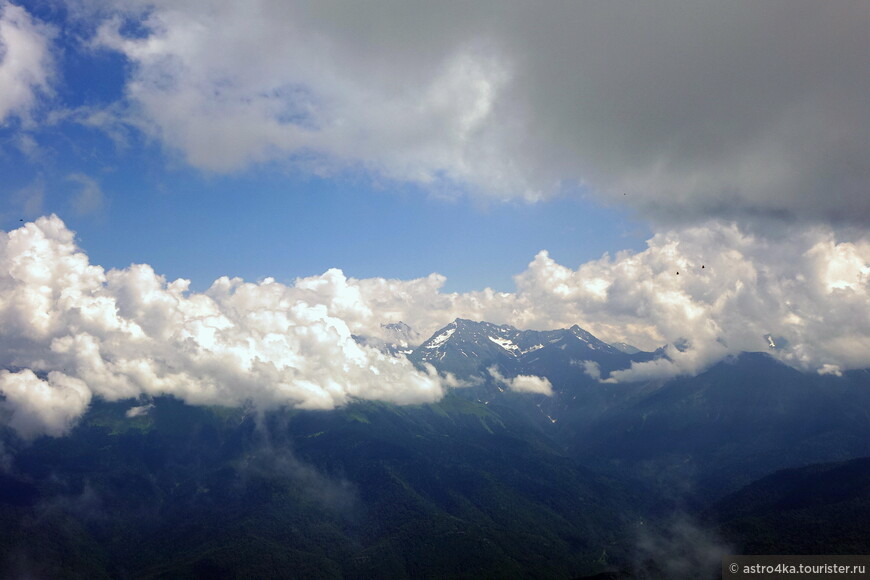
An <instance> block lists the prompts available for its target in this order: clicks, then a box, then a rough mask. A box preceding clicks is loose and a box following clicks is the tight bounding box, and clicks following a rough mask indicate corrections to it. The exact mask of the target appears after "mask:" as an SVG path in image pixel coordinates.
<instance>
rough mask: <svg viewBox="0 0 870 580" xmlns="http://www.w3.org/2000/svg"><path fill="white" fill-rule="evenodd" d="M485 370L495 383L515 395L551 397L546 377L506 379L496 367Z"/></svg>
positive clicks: (524, 376) (529, 376)
mask: <svg viewBox="0 0 870 580" xmlns="http://www.w3.org/2000/svg"><path fill="white" fill-rule="evenodd" d="M486 370H487V372H489V374H490V376H491V377H492V378H494V379H495V380H496V381H498V382H499V383H501V384H503V385H505V386H506V387H507V388H509V389H510V390H512V391H515V392H517V393H535V394H538V395H547V396H548V397H551V396H552V395H553V385H552V384H551V383H550V381H549V379H547V378H546V377H536V376H534V375H517V376H515V377H512V378H508V377H506V376H504V375H502V374H501V373H500V372H499V370H498V367H495V366H491V367H489V368H488V369H486Z"/></svg>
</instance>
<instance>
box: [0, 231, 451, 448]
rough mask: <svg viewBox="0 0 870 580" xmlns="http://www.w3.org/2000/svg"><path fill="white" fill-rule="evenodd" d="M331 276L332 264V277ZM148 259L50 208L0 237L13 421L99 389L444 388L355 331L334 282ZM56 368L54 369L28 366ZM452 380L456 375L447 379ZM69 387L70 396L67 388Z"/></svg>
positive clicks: (418, 396) (286, 397)
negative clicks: (78, 242) (129, 256)
mask: <svg viewBox="0 0 870 580" xmlns="http://www.w3.org/2000/svg"><path fill="white" fill-rule="evenodd" d="M324 279H325V280H328V279H329V274H327V275H326V276H325V277H324ZM187 287H188V282H187V281H186V280H176V281H174V282H171V283H167V282H166V281H165V280H164V279H163V278H162V277H160V276H158V275H157V274H155V273H154V271H153V270H152V269H151V268H150V267H149V266H147V265H133V266H130V267H129V268H126V269H124V270H111V271H108V272H106V271H104V270H103V269H102V268H101V267H99V266H95V265H91V264H90V263H89V262H88V259H87V256H86V255H85V254H84V253H83V252H81V251H80V250H79V249H78V248H77V247H76V246H75V244H74V242H73V234H72V232H70V231H69V230H68V229H66V227H65V226H64V224H63V223H62V222H61V221H60V220H59V219H58V218H56V217H53V216H52V217H49V218H40V219H39V220H37V221H36V222H35V223H29V224H27V225H25V226H24V227H22V228H20V229H18V230H15V231H12V232H9V233H8V234H4V235H3V236H2V238H0V351H2V354H0V366H2V367H6V368H21V369H25V370H24V371H22V372H21V373H17V374H11V373H7V374H6V375H4V378H3V379H2V382H0V391H2V393H3V394H4V396H5V397H6V401H5V406H6V408H7V410H8V411H9V412H11V418H10V419H9V424H10V425H11V426H13V427H14V428H16V429H17V430H19V432H21V433H22V435H24V436H27V437H31V436H34V435H35V434H37V433H38V432H39V429H40V427H39V425H40V424H41V425H42V430H43V431H44V432H46V433H49V434H53V435H56V434H59V433H62V432H63V431H64V430H65V429H66V428H68V427H69V426H70V425H71V423H72V419H74V418H76V417H77V416H78V415H80V414H81V412H83V410H84V408H85V407H86V406H87V403H88V401H89V400H90V397H91V395H92V394H93V395H99V396H102V397H104V398H106V399H108V400H117V399H121V398H127V397H137V396H139V395H142V394H145V395H159V394H170V395H175V396H177V397H179V398H181V399H183V400H185V401H187V402H190V403H193V404H215V405H240V404H243V403H245V402H253V403H254V404H256V405H258V406H260V407H265V408H268V407H275V406H283V405H287V406H294V407H299V408H307V409H330V408H333V407H335V406H338V405H342V404H345V403H347V402H349V401H351V400H353V399H377V400H384V401H391V402H395V403H400V404H406V403H423V402H431V401H435V400H437V399H439V398H440V397H441V395H442V392H443V387H442V383H441V380H440V378H439V377H438V376H437V375H436V374H435V373H434V371H430V372H420V371H418V370H416V369H415V368H414V367H413V366H412V365H411V363H410V362H409V361H407V360H406V359H404V358H393V357H390V356H387V355H384V354H382V353H381V352H379V351H377V350H376V349H372V348H366V347H364V346H361V345H359V344H357V343H356V342H355V341H354V340H353V338H352V336H351V331H350V328H349V327H348V325H347V323H345V321H344V320H342V319H341V318H339V317H337V316H336V315H335V314H333V312H332V311H335V312H339V313H341V314H343V315H345V316H347V317H348V318H349V319H351V320H353V319H354V318H360V317H363V315H364V314H365V313H364V312H362V313H355V310H354V309H355V308H356V307H357V306H358V305H357V304H355V303H353V302H352V301H342V300H341V299H340V298H339V297H335V296H333V300H332V302H331V303H328V302H326V301H323V302H320V303H318V302H316V298H317V296H316V295H315V294H314V293H313V291H311V290H310V289H308V288H299V289H297V288H292V287H286V286H282V285H280V284H276V283H275V282H274V281H272V280H265V281H263V282H261V283H259V284H250V283H244V282H242V281H241V280H229V279H226V278H223V279H220V280H218V281H216V282H215V284H214V285H213V286H212V287H211V288H210V289H209V291H208V292H207V293H206V294H197V293H192V292H189V291H188V290H187ZM32 371H34V372H36V373H48V382H45V381H41V380H40V379H38V378H37V376H36V375H35V374H33V372H32ZM445 382H446V384H448V385H450V384H452V383H453V382H454V381H452V379H450V378H449V377H448V378H447V379H445ZM73 399H74V400H73Z"/></svg>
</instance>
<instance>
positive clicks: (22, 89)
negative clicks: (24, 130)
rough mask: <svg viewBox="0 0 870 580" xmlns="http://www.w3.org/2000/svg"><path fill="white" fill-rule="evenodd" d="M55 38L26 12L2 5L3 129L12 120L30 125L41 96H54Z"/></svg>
mask: <svg viewBox="0 0 870 580" xmlns="http://www.w3.org/2000/svg"><path fill="white" fill-rule="evenodd" d="M54 34H55V33H54V30H53V29H52V28H51V27H50V26H48V25H46V24H43V23H41V22H39V21H38V20H35V19H34V18H33V17H31V15H30V14H29V13H28V12H27V11H26V10H25V9H24V8H22V7H20V6H17V5H15V4H12V3H10V2H8V1H7V0H2V1H0V126H2V125H3V124H4V122H7V121H8V120H9V118H10V117H17V118H18V119H19V120H22V121H24V122H25V123H26V122H27V121H29V120H30V119H29V116H30V113H31V111H32V109H33V108H34V107H35V106H36V104H37V98H38V96H39V95H40V94H47V93H50V92H51V90H52V81H53V79H54V75H55V72H54V70H55V65H54V58H53V57H52V51H51V41H52V38H53V37H54Z"/></svg>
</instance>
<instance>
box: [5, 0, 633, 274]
mask: <svg viewBox="0 0 870 580" xmlns="http://www.w3.org/2000/svg"><path fill="white" fill-rule="evenodd" d="M20 5H21V6H24V7H25V8H26V9H28V10H29V11H30V13H31V14H32V15H33V18H34V19H35V20H37V21H40V22H44V23H46V24H48V25H49V26H51V27H52V33H51V45H50V46H51V50H52V57H53V60H52V67H53V76H52V81H51V87H50V90H48V91H45V92H44V94H43V95H42V98H41V101H40V102H39V103H37V104H34V106H33V108H32V109H31V111H30V112H31V113H32V114H35V115H37V116H41V117H43V119H44V120H46V121H47V120H49V119H51V117H52V114H54V115H56V118H55V119H52V120H51V122H47V123H45V124H44V125H42V126H37V127H33V128H31V127H26V126H23V125H26V124H27V123H23V122H22V121H21V120H20V119H9V120H8V121H7V123H5V126H3V128H2V133H0V135H2V139H3V141H5V143H6V147H5V148H4V151H3V155H2V157H0V171H2V173H3V175H4V176H5V182H6V186H5V190H6V195H5V196H4V200H5V201H4V203H3V206H4V207H2V216H3V227H4V229H11V228H14V227H16V226H17V225H19V220H21V219H25V220H29V219H33V218H35V217H37V216H38V215H42V214H48V213H55V214H57V215H59V216H60V217H61V218H62V219H63V220H64V221H65V222H66V224H67V225H68V226H69V227H70V228H71V229H73V230H75V231H76V232H77V234H78V240H79V243H80V245H81V246H82V247H83V248H84V249H85V250H86V251H87V252H88V254H89V255H90V257H91V260H92V261H93V262H94V263H97V264H100V265H103V266H104V267H107V268H112V267H120V268H123V267H126V266H128V265H129V264H130V263H139V262H144V263H148V264H151V265H152V266H153V267H154V268H155V270H157V271H158V272H159V273H162V274H164V275H165V276H167V277H168V278H169V279H174V278H177V277H184V278H188V279H191V280H192V282H193V288H194V289H200V290H203V289H205V288H207V287H208V285H210V284H211V282H212V281H213V280H214V279H216V278H218V277H219V276H223V275H229V276H240V277H243V278H245V279H248V280H258V279H262V278H264V277H266V276H271V277H274V278H276V279H278V280H279V281H285V282H292V280H293V279H294V278H296V277H299V276H311V275H315V274H320V273H322V272H324V271H325V270H327V269H328V268H332V267H337V268H341V269H342V270H343V271H344V272H345V273H346V274H347V275H348V276H352V277H374V276H381V277H387V278H401V279H407V278H416V277H421V276H426V275H428V274H430V273H432V272H438V273H441V274H443V275H445V276H446V277H447V284H446V285H445V290H448V291H468V290H474V289H483V288H484V287H492V288H494V289H496V290H501V291H509V290H512V289H513V280H512V277H513V276H514V275H515V274H517V273H519V272H521V271H522V270H523V269H524V268H525V267H526V265H527V264H528V262H529V261H530V260H531V259H532V258H533V257H534V255H535V254H536V253H537V252H538V251H539V250H542V249H546V250H548V251H549V252H550V253H551V255H552V256H553V257H554V258H556V259H557V260H559V261H560V262H561V263H565V264H570V265H575V266H576V265H579V264H581V263H582V262H584V261H587V260H590V259H596V258H599V257H600V256H601V255H602V254H603V253H604V252H607V251H610V252H613V251H616V250H621V249H632V250H640V249H642V248H643V247H644V245H645V241H646V239H647V238H648V236H649V228H648V226H646V225H645V224H644V222H643V221H641V220H640V219H638V218H637V217H636V216H635V212H633V211H632V210H631V209H630V208H626V207H621V206H618V205H616V206H614V207H606V205H605V204H604V203H602V202H601V200H596V199H594V198H593V196H590V195H589V192H588V191H586V189H585V188H584V187H582V186H580V185H576V186H573V187H567V188H562V191H560V192H559V194H558V195H554V196H553V199H550V200H548V201H547V202H546V203H535V202H531V201H527V200H524V199H507V200H506V201H502V200H499V199H490V198H488V197H487V196H486V195H479V194H478V195H475V193H474V189H475V188H472V187H468V186H467V184H464V183H461V182H447V181H445V183H440V184H438V185H437V186H436V187H430V186H427V185H425V184H420V183H415V182H413V180H411V181H410V182H408V181H407V180H401V179H394V178H389V177H388V178H386V179H385V178H384V176H383V175H381V174H379V172H377V171H367V170H364V169H363V170H361V169H359V168H357V167H352V166H350V167H346V168H340V169H339V170H337V171H335V172H333V173H332V174H330V175H325V176H318V175H313V174H311V173H310V172H308V171H306V170H305V169H304V168H299V167H295V166H293V165H292V164H288V163H285V162H283V160H281V159H274V160H269V161H268V162H265V163H255V164H251V165H249V166H247V167H242V168H235V167H234V168H232V169H230V170H228V171H214V170H212V169H211V168H208V169H202V168H199V167H195V166H194V167H192V166H191V165H190V164H188V163H186V162H185V160H184V154H183V152H182V151H178V150H173V149H171V148H167V147H166V146H164V145H163V144H161V143H160V142H159V140H155V139H154V137H153V135H146V134H143V133H142V132H140V131H138V130H137V129H136V128H135V127H134V126H133V124H132V123H129V124H126V125H125V124H124V123H123V121H119V126H118V127H115V128H114V129H115V130H116V131H118V132H117V133H112V130H111V129H105V128H103V130H101V128H100V127H94V126H87V125H85V124H82V123H79V122H75V121H73V120H71V116H72V115H73V114H74V113H73V112H74V111H77V110H80V108H87V109H88V110H89V111H91V112H92V111H98V110H100V109H106V110H113V108H114V109H117V108H118V107H119V106H121V105H126V104H128V103H125V102H124V101H125V99H124V95H125V83H126V82H128V81H129V79H130V76H131V67H132V66H133V65H132V64H131V63H130V62H129V61H128V59H125V58H124V57H123V56H122V55H120V54H118V53H117V52H115V51H111V50H108V49H105V48H94V47H93V46H89V42H88V39H87V35H88V34H93V33H94V32H93V23H91V22H88V21H87V20H84V21H81V20H75V19H73V18H72V16H70V15H69V14H68V13H67V10H66V9H65V7H64V5H63V4H55V5H54V6H52V7H50V8H49V7H48V6H49V5H46V4H45V3H22V4H20ZM127 30H129V29H127ZM264 49H265V47H264ZM112 114H114V111H113V113H112ZM29 122H32V121H29ZM37 123H38V121H37ZM22 134H24V135H27V136H28V137H29V138H30V139H32V141H33V143H34V150H33V151H28V152H23V151H21V150H16V146H15V145H16V143H15V140H16V139H17V138H19V137H20V136H21V135H22ZM291 157H292V155H291ZM85 183H88V184H90V185H91V187H92V188H94V192H95V196H96V197H95V198H94V199H92V202H91V203H90V204H84V205H83V202H82V201H81V200H80V197H81V195H82V191H83V190H84V189H85V187H86V186H85ZM469 192H471V193H469ZM34 196H41V203H37V201H35V200H34ZM509 197H510V196H509ZM27 200H32V201H31V203H30V205H28V204H27Z"/></svg>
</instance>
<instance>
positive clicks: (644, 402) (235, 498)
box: [0, 319, 870, 578]
mask: <svg viewBox="0 0 870 580" xmlns="http://www.w3.org/2000/svg"><path fill="white" fill-rule="evenodd" d="M383 331H384V332H383V333H382V334H383V337H382V338H381V339H378V340H375V339H370V338H365V337H356V338H357V340H358V341H360V342H362V343H365V344H368V345H371V346H375V347H376V348H380V349H382V350H383V351H384V352H389V353H391V354H392V355H394V356H407V357H408V358H409V359H410V360H411V361H412V362H414V364H416V365H418V366H420V367H421V368H425V367H427V366H430V365H431V367H433V368H434V369H435V370H437V371H438V372H440V373H442V374H443V373H450V374H452V375H453V376H454V377H455V379H456V383H457V384H459V385H462V386H459V387H457V388H453V389H450V390H449V391H448V392H447V394H446V395H445V397H444V398H443V399H442V400H441V401H439V402H437V403H434V404H428V405H417V406H396V405H391V404H386V403H375V402H364V401H359V402H355V403H352V404H350V405H348V406H346V407H344V408H341V409H337V410H333V411H303V410H293V409H283V410H278V411H271V412H266V413H263V412H260V411H257V410H256V409H253V408H223V407H194V406H190V405H187V404H184V403H182V402H180V401H178V400H175V399H172V398H169V397H161V398H154V399H151V400H148V401H142V400H135V401H134V400H130V401H119V402H106V401H101V400H96V401H95V402H93V403H92V405H91V408H90V409H89V411H88V413H87V414H86V415H85V417H84V418H83V419H82V421H81V422H80V423H79V425H78V426H77V427H75V428H74V429H73V431H72V432H71V433H70V434H69V435H67V436H64V437H59V438H51V437H43V438H40V439H37V440H36V441H33V442H29V443H28V442H24V441H22V440H20V439H18V438H17V437H16V435H15V434H14V432H12V431H11V430H10V429H8V428H6V427H2V428H0V444H2V447H0V451H2V453H0V459H2V461H0V575H2V576H3V577H36V578H41V577H68V578H78V577H80V578H240V577H262V578H269V577H272V578H285V577H304V578H308V577H313V578H314V577H322V578H372V577H376V578H381V577H383V578H386V577H389V578H444V577H481V576H484V577H500V578H501V577H504V578H512V577H516V578H520V577H523V578H530V577H540V578H579V577H583V576H586V575H589V576H591V575H595V574H605V575H607V574H609V575H610V576H609V577H614V578H616V577H620V578H622V577H645V578H658V577H661V578H667V577H673V574H675V573H676V572H674V570H677V569H678V570H680V572H679V573H680V574H681V575H682V574H685V573H690V575H691V576H694V577H705V576H710V577H715V576H716V574H717V571H718V569H719V561H718V560H717V559H716V558H715V557H714V556H715V555H716V554H721V553H727V552H729V551H730V552H732V553H748V552H747V551H751V550H762V551H763V552H764V553H789V552H794V551H797V550H804V551H806V550H810V549H815V548H813V547H814V546H815V547H817V548H818V549H822V547H823V548H824V549H825V550H827V552H825V553H831V552H832V551H838V546H839V551H841V552H842V551H848V550H851V549H857V548H856V546H857V547H861V546H865V545H866V541H865V539H862V538H864V536H862V535H861V534H862V529H863V528H861V526H860V525H858V524H855V525H850V526H847V528H844V527H843V525H842V524H841V516H842V514H845V513H846V511H848V510H849V509H853V508H854V509H859V508H860V509H864V506H865V504H866V499H865V497H866V490H867V489H870V475H868V473H870V472H868V471H867V469H866V468H865V464H866V461H865V462H864V463H862V462H861V460H860V459H856V458H861V457H865V456H870V372H868V371H850V372H846V373H843V375H842V376H833V375H813V374H806V373H801V372H799V371H797V370H795V369H793V368H791V367H788V366H786V365H784V364H782V363H780V362H778V361H777V360H776V359H775V358H773V357H772V356H770V355H769V354H768V353H743V354H741V355H739V356H735V357H730V358H728V359H726V360H723V361H720V362H719V363H716V364H714V365H713V366H711V367H710V368H708V369H706V370H705V371H703V372H701V373H700V374H698V375H696V376H683V377H677V378H674V379H670V380H658V381H643V382H635V383H610V382H602V379H606V377H608V376H609V374H610V373H611V372H613V371H615V370H619V369H625V368H628V367H629V366H630V365H631V364H632V363H638V362H645V361H650V360H654V359H657V358H662V357H666V356H667V351H666V350H665V349H659V350H656V351H654V352H644V351H641V350H639V349H636V348H634V347H631V346H630V345H624V344H619V345H613V344H607V343H605V342H603V341H601V340H599V339H597V338H596V337H594V336H593V335H591V334H590V333H588V332H586V331H585V330H583V329H581V328H580V327H578V326H574V327H572V328H569V329H561V330H551V331H529V330H526V331H523V330H517V329H516V328H513V327H511V326H505V325H502V326H498V325H495V324H490V323H487V322H473V321H469V320H462V319H457V320H455V321H453V322H451V323H450V324H448V325H447V326H445V327H444V328H442V329H440V330H438V331H437V332H435V333H434V334H433V335H432V336H431V337H430V338H429V339H427V340H425V341H422V342H420V343H419V344H417V345H416V346H414V344H415V343H417V342H419V340H420V337H419V336H418V335H416V333H414V331H413V330H412V329H410V328H409V327H408V326H407V325H405V324H402V323H397V324H393V325H389V326H385V327H384V328H383ZM545 387H546V388H545ZM149 405H150V406H149ZM132 407H137V408H143V409H145V411H144V412H141V413H136V414H130V413H128V411H129V410H130V409H131V408H132ZM850 460H851V461H857V463H848V461H850ZM830 462H840V463H833V464H832V463H830ZM842 462H847V463H842ZM779 470H786V471H779ZM838 481H843V482H844V483H843V485H842V486H841V488H842V489H841V488H838V487H836V486H835V485H834V486H833V487H832V484H835V483H836V482H838ZM838 489H839V490H840V491H837V490H838ZM823 490H828V492H829V493H828V494H827V495H825V494H824V493H821V491H823ZM814 498H815V499H814ZM825 498H827V499H825ZM831 506H833V507H831ZM855 506H858V508H855ZM826 510H830V511H826ZM824 513H827V514H828V516H827V517H824ZM862 513H863V512H862ZM820 514H821V515H820ZM783 522H792V523H795V526H796V527H793V528H791V529H790V530H787V529H782V528H780V527H779V524H781V523H783ZM812 522H820V523H818V525H814V524H813V523H812ZM798 524H799V525H798ZM801 526H802V527H801ZM795 530H798V531H795ZM811 534H812V535H813V537H814V538H815V540H813V541H810V540H809V539H808V537H809V535H811ZM813 542H815V543H813ZM862 542H864V543H862ZM759 553H760V552H759ZM677 565H679V567H678V568H674V566H677ZM687 570H689V571H690V572H686V571H687ZM602 577H603V576H602Z"/></svg>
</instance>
